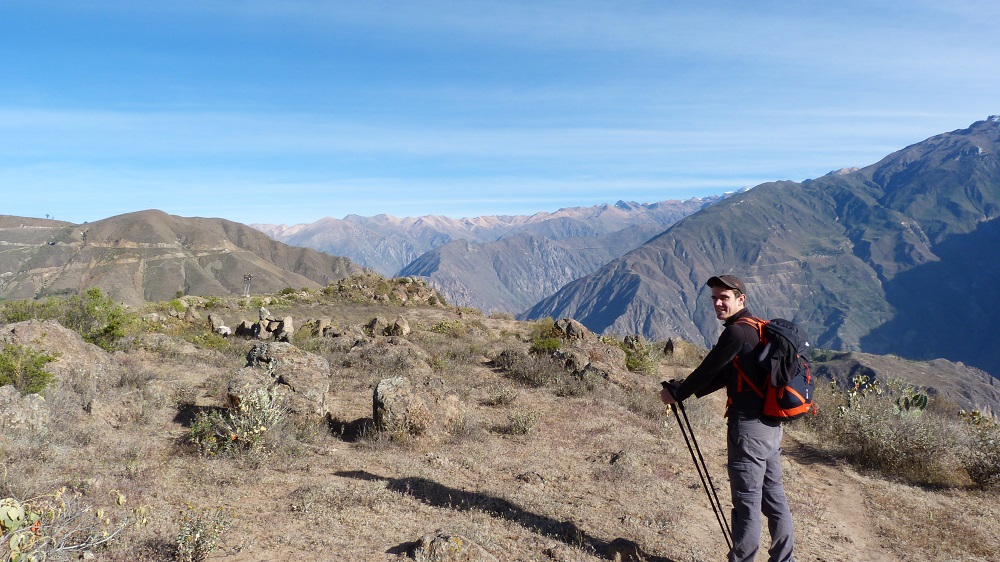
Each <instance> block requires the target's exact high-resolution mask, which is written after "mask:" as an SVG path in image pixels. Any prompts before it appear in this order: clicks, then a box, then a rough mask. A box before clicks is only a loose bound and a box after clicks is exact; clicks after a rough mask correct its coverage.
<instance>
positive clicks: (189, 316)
mask: <svg viewBox="0 0 1000 562" xmlns="http://www.w3.org/2000/svg"><path fill="white" fill-rule="evenodd" d="M184 320H186V321H188V322H197V321H199V320H201V314H199V313H198V311H197V310H195V309H194V307H190V308H188V309H187V310H185V311H184Z"/></svg>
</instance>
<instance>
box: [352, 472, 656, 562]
mask: <svg viewBox="0 0 1000 562" xmlns="http://www.w3.org/2000/svg"><path fill="white" fill-rule="evenodd" d="M336 475H337V476H340V477H343V478H354V479H357V480H367V481H373V482H374V481H378V482H386V487H387V488H389V489H390V490H393V491H395V492H398V493H401V494H406V495H408V496H411V497H413V498H416V499H418V500H420V501H422V502H424V503H426V504H428V505H431V506H434V507H443V508H448V509H455V510H459V511H469V510H478V511H481V512H483V513H487V514H489V515H491V516H493V517H498V518H502V519H505V520H507V521H512V522H514V523H517V524H518V525H521V526H522V527H524V528H525V529H528V530H529V531H531V532H535V533H539V534H541V535H545V536H547V537H549V538H552V539H554V540H558V541H560V542H563V543H565V544H568V545H570V546H574V547H578V548H582V549H583V550H585V551H588V552H590V553H592V554H594V555H596V556H600V557H603V558H606V559H609V560H621V561H622V562H674V560H672V559H670V558H665V557H662V556H654V555H651V554H649V553H647V552H645V551H644V550H642V548H641V547H640V546H639V545H637V544H636V543H634V542H633V541H630V540H627V539H622V538H617V539H614V540H612V541H610V542H608V541H605V540H602V539H599V538H597V537H593V536H591V535H589V534H587V533H586V532H585V531H584V530H582V529H580V528H579V527H578V526H577V525H576V524H575V523H573V522H571V521H559V520H556V519H553V518H551V517H547V516H545V515H539V514H537V513H532V512H530V511H526V510H524V509H523V508H521V507H520V506H518V505H517V504H515V503H513V502H511V501H509V500H505V499H503V498H498V497H496V496H492V495H489V494H484V493H481V492H469V491H466V490H459V489H456V488H450V487H448V486H445V485H443V484H439V483H437V482H434V481H433V480H428V479H426V478H418V477H411V478H387V477H384V476H379V475H377V474H372V473H370V472H365V471H361V470H355V471H343V472H338V473H336ZM414 546H415V545H414V543H404V544H401V545H398V546H395V547H393V548H392V549H390V553H397V554H401V553H404V552H409V551H411V550H412V548H413V547H414Z"/></svg>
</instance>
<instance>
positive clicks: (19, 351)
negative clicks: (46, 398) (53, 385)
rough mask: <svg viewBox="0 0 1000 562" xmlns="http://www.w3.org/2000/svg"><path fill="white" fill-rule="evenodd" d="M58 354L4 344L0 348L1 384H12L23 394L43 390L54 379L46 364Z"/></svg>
mask: <svg viewBox="0 0 1000 562" xmlns="http://www.w3.org/2000/svg"><path fill="white" fill-rule="evenodd" d="M58 356H59V355H58V354H49V353H45V352H44V351H35V350H34V349H31V348H30V347H24V346H21V345H17V344H8V345H6V346H4V348H3V349H2V350H0V386H4V385H8V384H12V385H14V388H16V389H17V390H18V391H19V392H20V393H21V394H32V393H38V392H41V391H42V390H44V389H45V387H46V386H48V384H49V381H51V380H52V373H50V372H48V371H46V370H45V365H47V364H49V363H51V362H53V361H55V360H56V359H57V358H58Z"/></svg>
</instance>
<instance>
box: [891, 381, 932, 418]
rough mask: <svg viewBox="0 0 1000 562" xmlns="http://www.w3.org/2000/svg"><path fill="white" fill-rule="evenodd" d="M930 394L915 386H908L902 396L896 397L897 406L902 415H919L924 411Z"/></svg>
mask: <svg viewBox="0 0 1000 562" xmlns="http://www.w3.org/2000/svg"><path fill="white" fill-rule="evenodd" d="M929 402H930V396H928V394H927V393H926V392H920V391H918V390H916V389H913V388H907V389H906V391H905V392H904V393H903V395H902V396H900V397H899V398H897V399H896V407H897V409H898V411H899V414H900V415H910V416H919V415H920V414H922V413H924V410H925V409H926V408H927V404H928V403H929Z"/></svg>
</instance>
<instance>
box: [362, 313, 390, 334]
mask: <svg viewBox="0 0 1000 562" xmlns="http://www.w3.org/2000/svg"><path fill="white" fill-rule="evenodd" d="M388 327H389V322H388V321H387V320H386V319H385V318H382V317H381V316H376V317H375V318H372V319H371V320H369V321H368V323H367V324H365V333H366V334H368V335H369V336H381V335H384V334H385V329H386V328H388Z"/></svg>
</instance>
